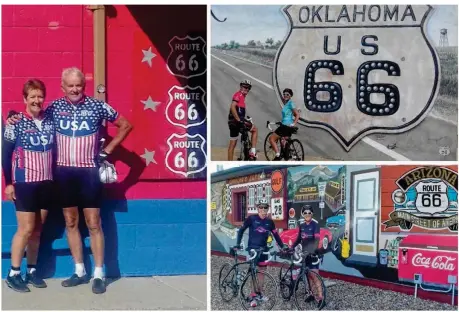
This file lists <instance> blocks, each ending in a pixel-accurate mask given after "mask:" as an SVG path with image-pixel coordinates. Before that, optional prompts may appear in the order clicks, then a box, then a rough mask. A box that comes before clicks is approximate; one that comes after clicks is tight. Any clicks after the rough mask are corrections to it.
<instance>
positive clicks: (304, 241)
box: [292, 220, 320, 269]
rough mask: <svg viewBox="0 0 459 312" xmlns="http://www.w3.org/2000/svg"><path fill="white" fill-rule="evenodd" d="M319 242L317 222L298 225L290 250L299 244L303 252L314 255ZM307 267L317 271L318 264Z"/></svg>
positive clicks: (312, 221) (310, 264)
mask: <svg viewBox="0 0 459 312" xmlns="http://www.w3.org/2000/svg"><path fill="white" fill-rule="evenodd" d="M319 240H320V227H319V224H318V223H317V222H315V221H314V220H311V222H309V223H306V222H304V223H303V224H301V225H300V230H299V232H298V237H297V239H296V241H295V243H293V245H292V248H295V247H296V246H298V245H299V244H300V243H301V247H302V250H303V251H308V252H309V253H310V254H315V253H316V250H317V247H318V245H319ZM308 267H309V268H310V269H319V263H317V264H315V265H314V264H312V263H309V264H308Z"/></svg>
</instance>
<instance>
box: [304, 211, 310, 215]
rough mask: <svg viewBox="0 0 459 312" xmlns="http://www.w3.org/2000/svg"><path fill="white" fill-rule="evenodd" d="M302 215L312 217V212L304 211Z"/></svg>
mask: <svg viewBox="0 0 459 312" xmlns="http://www.w3.org/2000/svg"><path fill="white" fill-rule="evenodd" d="M303 214H304V215H312V212H310V211H305V212H303Z"/></svg>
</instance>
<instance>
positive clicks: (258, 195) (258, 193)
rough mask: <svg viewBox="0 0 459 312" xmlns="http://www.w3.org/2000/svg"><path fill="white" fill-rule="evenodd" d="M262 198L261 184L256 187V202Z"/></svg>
mask: <svg viewBox="0 0 459 312" xmlns="http://www.w3.org/2000/svg"><path fill="white" fill-rule="evenodd" d="M262 198H263V186H258V188H257V203H258V202H260V200H261V199H262Z"/></svg>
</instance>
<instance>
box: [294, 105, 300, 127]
mask: <svg viewBox="0 0 459 312" xmlns="http://www.w3.org/2000/svg"><path fill="white" fill-rule="evenodd" d="M292 111H293V116H295V121H294V122H293V126H295V125H296V124H297V123H298V120H299V119H300V113H299V112H298V110H297V109H296V108H294V109H292Z"/></svg>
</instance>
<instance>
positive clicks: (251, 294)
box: [239, 271, 277, 311]
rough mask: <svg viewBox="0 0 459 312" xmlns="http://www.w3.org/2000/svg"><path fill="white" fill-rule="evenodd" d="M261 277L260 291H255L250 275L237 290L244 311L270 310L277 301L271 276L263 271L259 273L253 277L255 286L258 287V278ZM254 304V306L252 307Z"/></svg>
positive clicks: (275, 284) (274, 283)
mask: <svg viewBox="0 0 459 312" xmlns="http://www.w3.org/2000/svg"><path fill="white" fill-rule="evenodd" d="M259 275H263V285H262V287H260V288H261V291H260V289H255V286H254V280H253V279H252V274H247V276H246V277H245V278H244V280H243V281H242V284H241V287H240V288H239V300H240V301H241V305H242V307H243V308H244V310H261V311H269V310H272V308H273V307H274V305H275V304H276V301H277V283H276V281H275V280H274V277H272V275H271V274H269V273H268V272H265V271H259V272H258V273H257V274H256V275H255V276H256V278H255V284H256V285H259V280H260V277H259ZM252 304H254V305H252Z"/></svg>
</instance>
